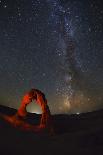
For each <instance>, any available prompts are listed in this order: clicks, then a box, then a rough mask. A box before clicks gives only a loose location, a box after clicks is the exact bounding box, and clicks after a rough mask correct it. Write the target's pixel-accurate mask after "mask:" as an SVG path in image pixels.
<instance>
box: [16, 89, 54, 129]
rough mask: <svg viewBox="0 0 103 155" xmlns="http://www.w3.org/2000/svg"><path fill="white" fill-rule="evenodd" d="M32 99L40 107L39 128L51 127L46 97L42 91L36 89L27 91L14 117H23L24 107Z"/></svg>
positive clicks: (24, 115)
mask: <svg viewBox="0 0 103 155" xmlns="http://www.w3.org/2000/svg"><path fill="white" fill-rule="evenodd" d="M32 100H35V101H36V103H37V104H39V106H40V107H41V109H42V116H41V121H40V128H51V124H52V123H51V113H50V109H49V106H48V105H47V99H46V98H45V95H44V93H42V92H41V91H40V90H38V89H31V90H30V91H29V92H27V93H26V94H25V95H24V97H23V99H22V101H21V105H20V107H19V109H18V111H17V113H16V117H19V118H20V117H21V118H25V117H26V115H27V110H26V107H27V105H28V104H30V103H31V102H32Z"/></svg>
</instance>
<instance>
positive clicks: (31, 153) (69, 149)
mask: <svg viewBox="0 0 103 155" xmlns="http://www.w3.org/2000/svg"><path fill="white" fill-rule="evenodd" d="M16 111H17V110H16V109H13V108H9V107H5V106H0V113H2V114H4V115H9V116H10V115H13V114H15V113H16ZM40 117H41V115H39V114H32V113H28V116H27V118H26V121H27V122H28V123H30V124H33V125H37V124H39V121H40ZM52 118H53V125H54V130H55V134H54V135H50V134H48V133H35V132H27V131H21V130H19V129H18V128H14V127H12V126H11V125H10V124H9V123H8V122H6V121H5V120H4V119H3V118H2V117H0V155H6V154H8V155H9V154H10V155H11V154H13V155H16V154H18V155H20V154H22V155H35V154H36V155H66V154H68V155H75V154H76V155H81V154H83V155H103V110H99V111H94V112H89V113H84V114H79V115H76V114H72V115H65V114H64V115H63V114H61V115H60V114H59V115H53V116H52Z"/></svg>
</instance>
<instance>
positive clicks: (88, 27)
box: [0, 0, 103, 113]
mask: <svg viewBox="0 0 103 155" xmlns="http://www.w3.org/2000/svg"><path fill="white" fill-rule="evenodd" d="M102 25H103V8H102V1H100V0H98V1H97V0H96V1H93V0H90V1H89V0H87V1H86V2H83V1H82V0H79V1H76V0H74V1H71V0H68V1H66V0H45V1H43V0H31V1H30V0H26V1H24V0H22V1H21V0H15V1H13V0H11V1H6V0H1V1H0V104H2V105H6V106H10V107H14V108H18V107H19V105H20V101H21V98H22V96H23V94H24V93H25V92H26V91H28V90H29V89H31V88H38V89H40V90H42V91H43V92H44V93H45V94H46V97H47V99H48V104H49V106H50V109H51V112H52V113H80V112H87V111H93V110H96V109H100V108H103V104H102V99H103V97H102V92H103V61H102V60H103V27H102ZM28 110H29V111H31V112H37V113H39V112H40V109H39V107H38V106H37V105H36V104H33V103H32V104H31V106H29V107H28Z"/></svg>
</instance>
